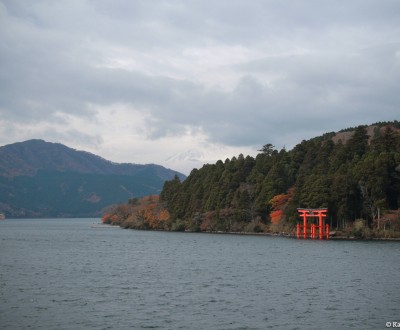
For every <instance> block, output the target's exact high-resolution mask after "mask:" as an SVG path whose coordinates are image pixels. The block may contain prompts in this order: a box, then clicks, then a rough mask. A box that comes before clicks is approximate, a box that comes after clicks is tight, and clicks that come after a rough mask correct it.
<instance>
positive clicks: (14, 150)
mask: <svg viewBox="0 0 400 330" xmlns="http://www.w3.org/2000/svg"><path fill="white" fill-rule="evenodd" d="M149 169H151V170H152V171H154V174H156V175H157V176H159V177H160V178H162V179H164V180H167V179H169V178H171V173H172V172H173V175H172V176H174V175H175V174H177V175H178V176H181V177H184V175H183V174H181V173H179V172H177V171H172V170H169V169H166V168H165V167H163V166H160V165H155V164H146V165H141V164H131V163H114V162H111V161H109V160H106V159H104V158H102V157H100V156H97V155H94V154H92V153H90V152H87V151H80V150H75V149H72V148H69V147H67V146H65V145H63V144H61V143H52V142H46V141H43V140H28V141H25V142H17V143H13V144H9V145H6V146H3V147H0V175H1V176H5V177H14V176H19V175H29V176H32V175H34V174H36V173H37V171H38V170H49V171H57V172H65V171H69V172H76V173H91V174H117V175H137V174H139V173H141V172H143V171H148V170H149Z"/></svg>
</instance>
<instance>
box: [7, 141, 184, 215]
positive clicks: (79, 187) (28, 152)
mask: <svg viewBox="0 0 400 330" xmlns="http://www.w3.org/2000/svg"><path fill="white" fill-rule="evenodd" d="M175 175H177V176H178V177H179V178H180V179H184V178H185V175H183V174H182V173H179V172H177V171H173V170H171V169H167V168H165V167H163V166H160V165H156V164H146V165H141V164H130V163H122V164H119V163H113V162H111V161H108V160H106V159H104V158H102V157H100V156H97V155H94V154H92V153H89V152H86V151H79V150H75V149H72V148H69V147H67V146H65V145H63V144H60V143H51V142H46V141H43V140H28V141H25V142H18V143H13V144H9V145H6V146H3V147H0V212H3V213H5V214H6V216H7V217H59V216H64V217H76V216H97V215H99V214H100V212H101V209H102V208H104V207H105V206H108V205H111V204H115V203H121V202H126V201H127V200H128V199H129V198H136V197H142V196H145V195H150V194H158V193H160V191H161V189H162V187H163V184H164V182H165V181H166V180H171V179H172V178H174V177H175ZM71 201H73V203H72V204H71Z"/></svg>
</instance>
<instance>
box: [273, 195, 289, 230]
mask: <svg viewBox="0 0 400 330" xmlns="http://www.w3.org/2000/svg"><path fill="white" fill-rule="evenodd" d="M292 196H293V189H289V191H288V193H287V194H279V195H275V196H274V197H272V198H271V200H270V201H269V204H270V205H271V213H270V218H271V223H272V224H275V225H278V224H280V223H281V222H282V221H283V220H284V219H285V212H284V210H285V209H286V207H287V205H288V203H289V201H290V200H291V198H292Z"/></svg>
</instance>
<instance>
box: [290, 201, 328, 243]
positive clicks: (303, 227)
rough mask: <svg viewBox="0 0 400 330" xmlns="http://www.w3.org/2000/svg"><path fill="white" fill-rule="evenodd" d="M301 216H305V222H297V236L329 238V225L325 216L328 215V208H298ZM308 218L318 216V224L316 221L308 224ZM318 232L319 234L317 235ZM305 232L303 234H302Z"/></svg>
mask: <svg viewBox="0 0 400 330" xmlns="http://www.w3.org/2000/svg"><path fill="white" fill-rule="evenodd" d="M297 211H298V212H299V215H300V217H302V218H303V224H300V223H298V224H297V227H296V228H297V238H300V237H301V236H303V238H307V237H308V236H309V237H310V238H313V239H315V238H317V236H319V239H323V238H324V236H325V238H326V239H328V238H329V225H328V224H325V223H324V222H325V221H324V218H325V217H326V212H328V209H326V208H324V209H302V208H298V209H297ZM307 218H318V225H316V224H314V223H310V224H307ZM308 229H310V231H308ZM317 232H318V235H317ZM301 233H303V235H301Z"/></svg>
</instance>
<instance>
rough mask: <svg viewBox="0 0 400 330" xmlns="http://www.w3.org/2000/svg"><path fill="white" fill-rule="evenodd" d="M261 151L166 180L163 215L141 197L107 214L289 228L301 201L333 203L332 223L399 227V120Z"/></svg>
mask: <svg viewBox="0 0 400 330" xmlns="http://www.w3.org/2000/svg"><path fill="white" fill-rule="evenodd" d="M259 151H260V153H259V154H258V155H257V156H256V157H255V158H253V157H250V156H247V157H245V156H243V155H242V154H241V155H239V156H238V157H233V158H231V159H226V160H225V161H222V160H219V161H217V162H216V163H215V164H207V165H204V166H203V167H202V168H201V169H194V170H192V172H191V173H190V175H189V176H188V177H187V179H186V180H184V181H181V180H180V179H179V178H178V177H175V178H174V179H173V180H171V181H167V182H165V184H164V187H163V190H162V192H161V194H160V196H159V199H158V197H157V198H156V197H154V198H153V199H152V200H153V201H154V200H155V199H157V201H156V203H155V202H154V203H155V204H154V203H151V204H152V205H153V206H152V209H151V212H150V213H151V214H152V216H151V218H152V219H153V218H157V219H159V220H160V219H161V220H160V221H154V219H153V221H150V222H149V221H147V220H146V219H147V218H146V215H145V213H146V212H147V214H150V213H149V211H148V204H149V203H147V204H146V203H144V204H143V203H139V202H138V201H137V200H135V201H132V200H131V201H130V203H128V204H126V205H119V206H114V207H112V208H110V209H109V210H108V211H107V212H106V214H105V217H104V221H105V222H106V223H114V224H118V225H122V226H124V227H129V228H138V229H165V230H191V231H223V232H276V231H277V232H282V231H288V232H290V231H291V230H293V228H294V226H295V223H296V222H297V221H298V214H297V208H299V207H302V208H321V207H327V208H328V219H327V221H328V222H329V223H330V225H331V226H332V228H336V229H339V230H340V229H341V228H348V227H349V228H354V227H355V224H357V228H362V229H371V230H381V229H385V230H392V231H397V230H399V229H400V228H398V227H399V219H398V218H399V214H398V213H399V212H398V209H399V204H400V198H399V192H400V123H399V122H398V121H394V122H384V123H376V124H374V125H371V126H358V127H356V128H348V129H345V130H343V131H341V132H339V133H326V134H324V135H323V136H320V137H316V138H313V139H310V140H308V141H302V142H301V143H299V144H298V145H296V146H295V147H294V148H293V149H292V150H290V151H287V150H285V149H282V150H276V149H275V147H274V146H273V145H272V144H265V145H264V146H263V147H262V148H261V149H260V150H259ZM155 205H157V206H155ZM160 214H161V215H162V216H161V217H160ZM112 216H114V218H113V220H111V217H112ZM138 219H139V220H138ZM133 220H135V221H133ZM360 223H361V224H362V225H361V226H360Z"/></svg>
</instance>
